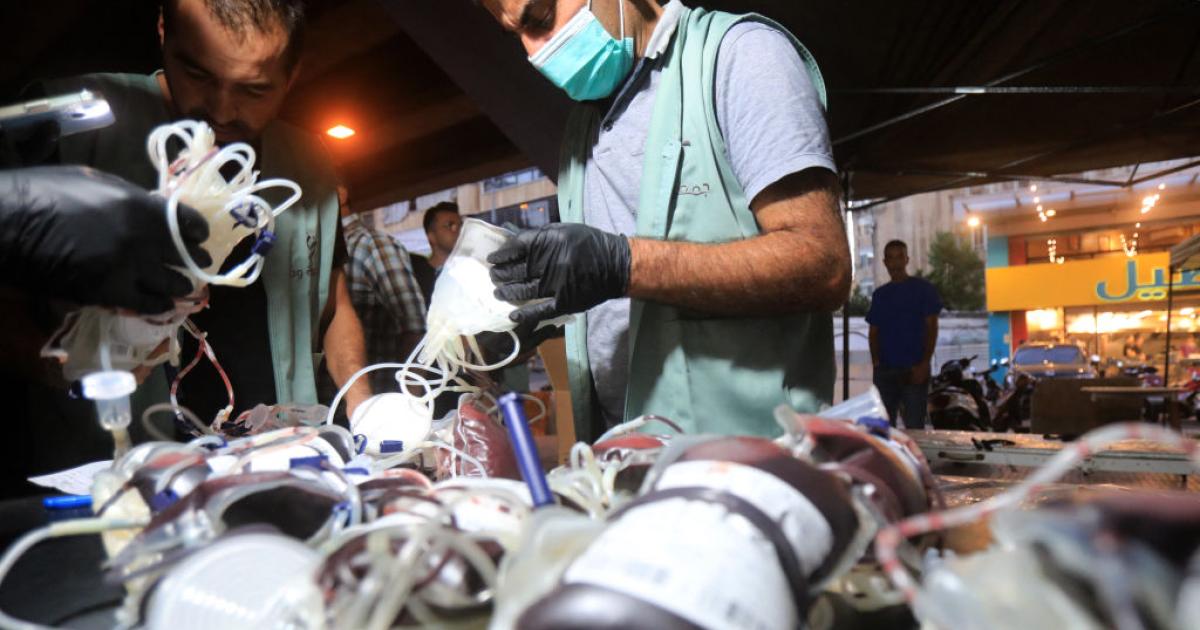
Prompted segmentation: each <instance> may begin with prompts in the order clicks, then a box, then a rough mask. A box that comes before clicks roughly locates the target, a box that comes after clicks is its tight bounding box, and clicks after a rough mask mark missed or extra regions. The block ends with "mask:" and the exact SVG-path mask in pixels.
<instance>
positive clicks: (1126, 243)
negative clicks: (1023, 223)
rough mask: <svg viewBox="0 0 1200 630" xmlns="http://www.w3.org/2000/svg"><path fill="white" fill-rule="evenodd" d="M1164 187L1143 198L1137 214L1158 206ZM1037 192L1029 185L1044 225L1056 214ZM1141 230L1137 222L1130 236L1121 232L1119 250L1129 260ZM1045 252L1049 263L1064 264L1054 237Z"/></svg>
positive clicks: (1034, 185)
mask: <svg viewBox="0 0 1200 630" xmlns="http://www.w3.org/2000/svg"><path fill="white" fill-rule="evenodd" d="M1166 187H1167V185H1166V184H1159V185H1158V190H1159V192H1156V193H1154V194H1153V195H1146V196H1145V197H1143V198H1142V208H1141V210H1140V211H1139V214H1141V215H1146V214H1149V213H1150V211H1151V210H1153V209H1154V206H1155V205H1157V204H1158V200H1159V199H1161V198H1162V192H1161V191H1163V190H1164V189H1166ZM1037 190H1038V187H1037V184H1030V185H1029V192H1031V193H1034V197H1033V203H1034V204H1035V205H1036V206H1037V214H1038V219H1039V220H1041V222H1042V223H1045V222H1047V221H1049V220H1050V219H1051V218H1053V217H1054V216H1055V215H1056V214H1058V213H1057V212H1056V211H1055V210H1054V208H1048V207H1046V206H1044V205H1043V204H1042V198H1041V197H1040V196H1039V195H1037ZM1141 229H1142V222H1141V221H1137V222H1135V223H1134V224H1133V234H1132V235H1131V236H1126V235H1125V233H1124V232H1121V235H1120V236H1121V250H1122V251H1124V252H1125V255H1126V256H1128V257H1130V258H1133V257H1134V256H1137V252H1138V238H1139V237H1140V236H1141V232H1140V230H1141ZM1046 250H1047V257H1048V258H1049V259H1050V262H1051V263H1054V264H1058V265H1061V264H1063V263H1064V262H1066V258H1064V257H1063V256H1059V255H1058V239H1057V238H1056V237H1050V238H1048V239H1046Z"/></svg>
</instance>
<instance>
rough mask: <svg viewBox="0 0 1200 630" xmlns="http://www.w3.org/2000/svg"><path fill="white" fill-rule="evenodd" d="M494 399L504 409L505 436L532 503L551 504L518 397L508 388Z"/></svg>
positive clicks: (551, 498)
mask: <svg viewBox="0 0 1200 630" xmlns="http://www.w3.org/2000/svg"><path fill="white" fill-rule="evenodd" d="M498 402H499V403H500V411H501V412H503V413H504V426H505V427H507V428H508V440H509V441H510V442H512V447H513V452H514V453H515V454H516V456H517V466H518V467H520V469H521V477H523V478H524V479H525V484H526V485H528V486H529V496H531V497H533V507H535V508H539V507H542V506H543V505H551V504H553V503H554V495H553V494H550V485H549V484H548V483H546V474H545V473H543V472H542V462H541V460H540V459H539V458H538V453H537V446H536V445H535V444H534V442H533V434H532V433H530V431H529V422H528V421H527V420H526V419H525V410H524V409H523V408H522V404H521V397H520V396H519V395H518V394H517V393H515V392H508V393H507V394H504V395H503V396H501V397H500V400H499V401H498Z"/></svg>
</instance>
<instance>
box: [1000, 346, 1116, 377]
mask: <svg viewBox="0 0 1200 630" xmlns="http://www.w3.org/2000/svg"><path fill="white" fill-rule="evenodd" d="M1012 369H1013V372H1015V373H1017V374H1026V375H1028V376H1031V377H1033V378H1034V379H1043V378H1095V377H1096V368H1095V367H1093V365H1092V362H1091V361H1089V357H1088V355H1087V354H1085V353H1084V352H1083V350H1081V349H1080V348H1079V346H1075V345H1071V344H1068V343H1057V344H1055V343H1030V344H1026V345H1023V346H1021V347H1020V348H1017V351H1016V353H1015V354H1013V359H1012Z"/></svg>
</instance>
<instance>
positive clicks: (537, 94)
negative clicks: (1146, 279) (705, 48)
mask: <svg viewBox="0 0 1200 630" xmlns="http://www.w3.org/2000/svg"><path fill="white" fill-rule="evenodd" d="M693 4H701V5H704V6H706V7H710V8H714V9H725V10H730V11H758V12H761V13H763V14H765V15H767V16H768V17H771V18H774V19H776V20H778V21H779V22H781V23H782V24H784V25H785V26H787V27H788V28H789V29H790V30H791V31H792V32H793V33H795V34H796V35H797V36H798V37H799V38H800V40H801V41H803V42H804V43H805V44H806V46H807V47H808V48H809V49H810V50H811V51H812V52H813V54H814V56H815V57H816V59H817V61H818V62H819V64H820V65H821V68H822V70H823V73H824V76H825V80H826V83H827V85H828V88H829V124H830V131H831V135H832V138H833V141H834V145H835V157H836V159H837V162H838V165H839V167H840V168H841V169H842V170H843V172H844V173H845V174H846V176H847V177H848V180H849V190H850V194H851V196H852V198H854V199H857V200H869V199H880V198H883V199H887V198H894V197H899V196H904V195H908V194H913V193H917V192H923V191H928V190H936V189H941V188H949V187H957V186H966V185H972V184H975V183H983V182H987V181H997V180H1003V179H1036V178H1053V177H1055V176H1060V175H1063V174H1068V173H1078V172H1082V171H1086V170H1092V169H1098V168H1103V167H1108V166H1115V165H1121V164H1132V163H1140V162H1150V161H1159V160H1165V159H1170V158H1178V157H1183V156H1191V155H1196V154H1198V153H1200V150H1198V149H1197V147H1198V146H1200V144H1198V142H1197V141H1200V107H1197V105H1200V59H1197V44H1198V42H1200V3H1197V2H1184V1H1181V0H1169V1H1153V0H1152V1H1148V2H1138V3H1129V2H1122V1H1119V0H1102V1H1097V2H1089V3H1080V2H1072V1H1068V0H1048V1H1040V2H1028V1H1026V2H1022V1H1017V0H991V1H988V0H984V1H977V2H969V3H968V2H947V1H945V0H942V1H932V0H907V1H898V2H897V1H882V0H868V1H860V2H839V1H829V0H826V1H813V0H810V1H808V2H793V1H767V0H759V1H743V2H734V1H719V0H718V1H708V2H697V3H693ZM386 5H387V7H388V9H389V10H390V11H391V13H392V15H393V16H395V18H396V20H397V23H399V24H400V25H401V26H402V28H403V29H404V30H405V32H406V33H408V35H409V36H410V37H411V38H412V39H413V40H414V41H415V42H417V44H418V45H420V46H421V47H422V49H424V50H425V51H426V52H427V53H428V54H429V55H430V57H432V58H433V59H434V60H435V61H436V62H437V63H438V64H439V66H440V67H441V68H442V69H443V70H444V71H445V72H446V74H448V75H449V76H450V77H452V78H453V79H454V81H455V82H456V83H457V84H458V85H460V86H461V87H462V88H463V90H464V91H465V92H466V93H467V94H468V95H469V96H470V97H471V99H472V100H474V101H475V102H476V103H478V104H479V106H480V108H481V109H482V110H483V111H484V112H485V113H487V114H488V116H489V117H490V118H491V119H492V120H494V121H495V122H496V123H497V124H498V126H499V127H500V128H501V129H502V130H504V132H505V134H506V135H507V136H508V137H509V138H510V139H512V141H513V142H514V143H515V144H516V145H517V146H518V147H520V148H521V150H522V151H523V152H524V153H525V154H526V155H528V156H529V158H530V159H531V160H532V161H533V162H534V163H535V164H537V165H538V166H539V167H541V168H542V169H543V170H544V171H546V172H547V173H551V174H553V173H554V172H555V168H556V164H557V155H558V154H557V145H558V139H559V135H558V131H559V130H560V129H561V128H562V125H561V121H562V120H564V119H565V115H566V110H567V108H568V107H569V106H570V104H569V102H568V101H567V100H566V99H565V98H564V97H563V96H562V95H560V94H558V93H557V92H555V91H554V90H553V88H551V87H550V86H549V85H548V84H547V82H546V81H544V80H542V79H541V78H540V77H539V76H538V75H537V73H536V72H535V71H534V70H533V69H532V68H531V67H530V66H529V64H528V63H527V62H526V61H525V58H524V52H523V51H522V50H521V49H520V47H519V46H518V44H517V42H516V40H515V38H513V37H511V36H509V35H506V34H504V33H503V32H502V31H501V30H500V29H499V28H498V27H497V26H496V24H495V23H493V22H492V20H491V19H490V17H489V16H488V15H486V13H485V12H484V11H482V10H480V9H479V7H477V6H474V3H473V2H472V1H471V0H448V1H446V2H439V3H436V4H435V3H428V2H410V1H407V0H390V1H388V2H386ZM464 40H465V41H470V42H471V43H472V44H471V46H469V47H468V46H462V45H461V42H462V41H464ZM480 59H486V60H487V61H486V62H484V63H480ZM764 97H765V95H764ZM1149 175H1151V174H1150V173H1144V172H1143V173H1139V174H1137V176H1135V177H1134V178H1133V179H1138V178H1139V176H1140V177H1145V176H1149ZM1108 183H1112V184H1114V185H1118V184H1128V183H1129V182H1108Z"/></svg>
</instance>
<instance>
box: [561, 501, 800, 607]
mask: <svg viewBox="0 0 1200 630" xmlns="http://www.w3.org/2000/svg"><path fill="white" fill-rule="evenodd" d="M563 581H564V582H566V583H568V584H593V585H596V586H600V587H603V588H607V589H609V590H613V591H617V592H620V593H624V594H626V595H629V596H631V597H634V598H637V599H640V600H642V601H645V602H647V603H649V604H652V605H654V606H657V607H659V608H662V609H664V610H667V611H669V612H671V613H673V614H675V615H677V616H679V617H682V618H684V619H687V620H688V621H691V622H692V623H695V624H697V625H699V626H702V627H705V628H731V629H737V630H793V629H794V628H796V627H798V625H799V618H798V613H797V609H796V604H795V602H794V601H793V599H792V595H791V592H790V590H789V586H788V582H787V579H786V577H785V576H784V573H783V569H781V568H780V566H779V562H778V560H777V556H776V552H775V549H774V547H773V546H772V544H771V543H770V541H768V540H767V539H766V538H765V537H764V536H763V535H762V533H761V532H759V531H758V529H757V528H756V527H754V526H753V525H751V524H750V523H749V522H748V521H747V520H746V519H745V518H743V517H742V516H740V515H737V514H731V513H730V512H729V511H728V510H726V509H725V507H724V506H721V505H717V504H713V503H705V502H702V501H691V500H687V499H665V500H663V501H660V502H655V503H651V504H648V505H644V506H639V507H637V508H634V509H632V510H630V511H629V512H627V513H626V514H625V515H624V516H622V517H621V518H620V519H619V520H617V521H616V522H615V523H613V524H612V525H610V526H609V527H608V529H606V530H605V531H604V533H603V534H601V535H600V537H599V538H597V539H596V541H595V542H593V543H592V544H591V545H589V546H588V548H587V550H586V551H585V552H584V553H583V554H582V555H581V556H580V557H579V558H578V559H577V560H576V561H575V562H574V563H573V564H572V565H571V567H570V568H569V569H568V570H567V572H566V574H565V575H564V576H563Z"/></svg>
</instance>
